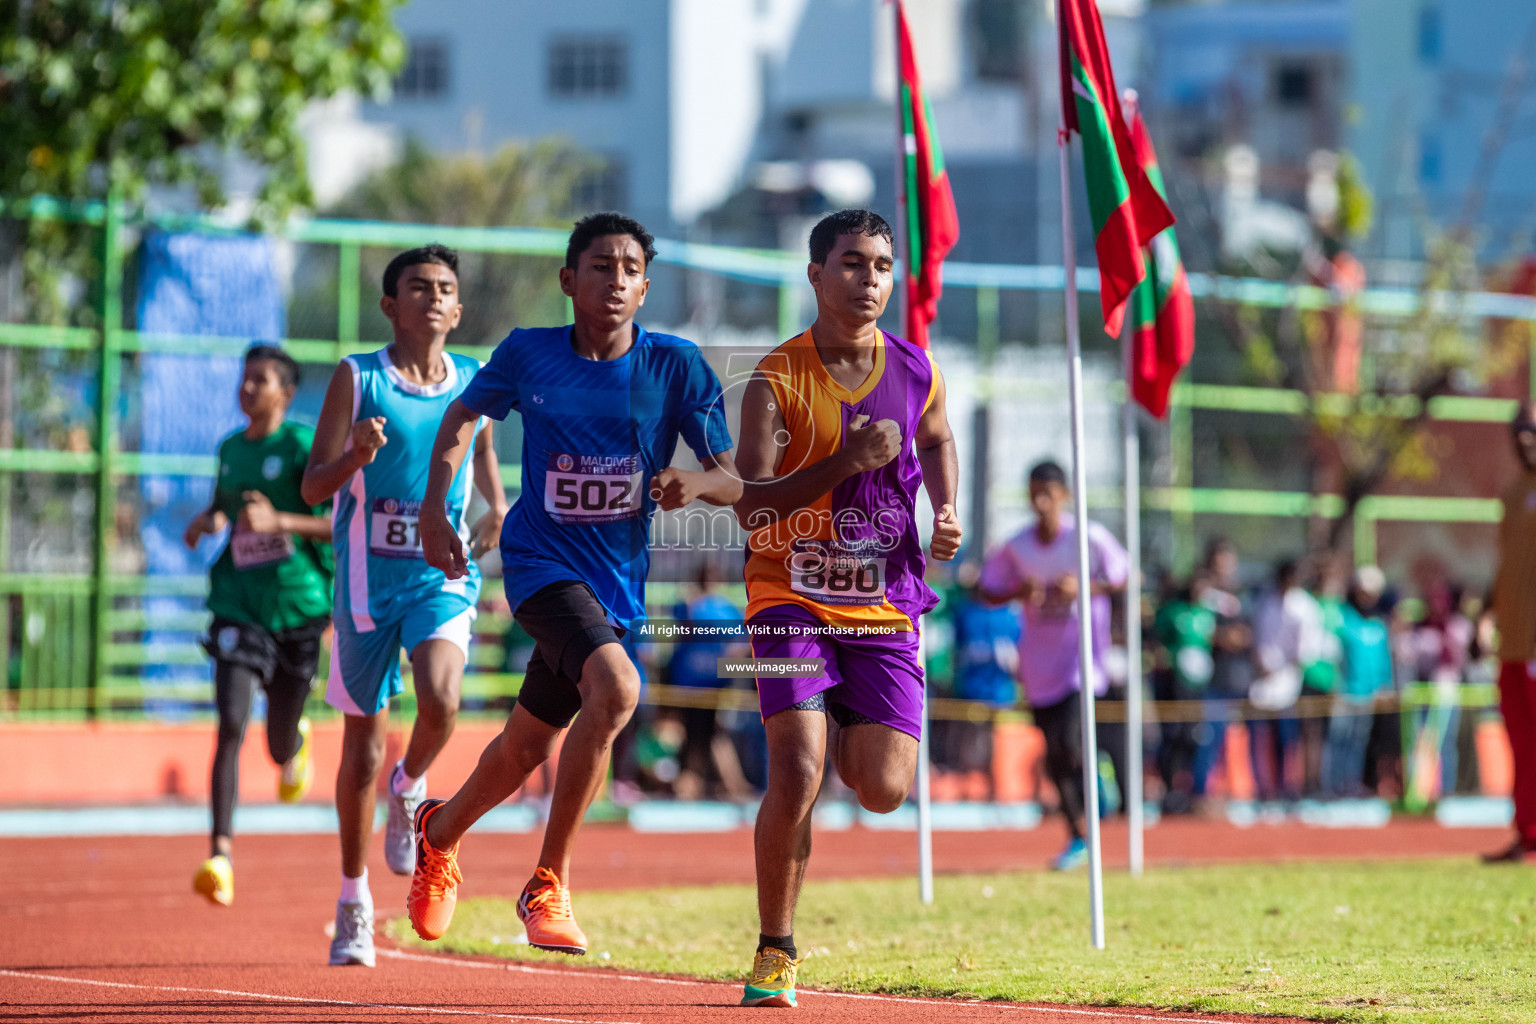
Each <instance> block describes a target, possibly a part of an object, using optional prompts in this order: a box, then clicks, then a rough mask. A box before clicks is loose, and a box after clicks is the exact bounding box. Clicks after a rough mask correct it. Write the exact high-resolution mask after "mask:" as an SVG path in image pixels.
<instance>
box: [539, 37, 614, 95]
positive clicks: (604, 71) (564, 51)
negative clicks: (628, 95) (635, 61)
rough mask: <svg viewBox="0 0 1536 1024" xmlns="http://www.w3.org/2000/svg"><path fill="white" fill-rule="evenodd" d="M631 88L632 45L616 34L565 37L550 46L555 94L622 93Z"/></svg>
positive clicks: (550, 90) (550, 64)
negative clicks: (608, 35) (630, 64)
mask: <svg viewBox="0 0 1536 1024" xmlns="http://www.w3.org/2000/svg"><path fill="white" fill-rule="evenodd" d="M628 88H629V46H628V44H627V43H626V42H625V41H624V40H622V39H614V38H612V37H587V36H583V37H562V38H558V39H555V40H553V41H551V43H550V46H549V92H550V95H552V96H567V97H593V96H619V95H622V94H623V93H624V92H625V91H626V90H628Z"/></svg>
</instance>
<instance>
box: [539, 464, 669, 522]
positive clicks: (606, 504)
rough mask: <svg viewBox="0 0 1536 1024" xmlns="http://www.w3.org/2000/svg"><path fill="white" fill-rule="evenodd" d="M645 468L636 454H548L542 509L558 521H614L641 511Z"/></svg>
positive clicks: (629, 517)
mask: <svg viewBox="0 0 1536 1024" xmlns="http://www.w3.org/2000/svg"><path fill="white" fill-rule="evenodd" d="M644 486H645V471H644V470H642V469H641V468H640V456H638V455H571V454H569V453H566V452H560V453H555V454H551V455H550V457H549V468H548V469H547V470H545V472H544V511H545V512H547V513H549V517H550V518H551V519H553V520H554V521H555V522H557V523H568V524H569V523H583V524H587V525H596V524H598V523H616V522H618V521H620V520H622V519H634V518H635V517H637V516H638V515H640V510H641V508H642V506H643V501H644V497H645V493H644V491H643V490H642V488H643V487H644Z"/></svg>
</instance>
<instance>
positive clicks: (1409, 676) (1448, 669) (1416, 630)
mask: <svg viewBox="0 0 1536 1024" xmlns="http://www.w3.org/2000/svg"><path fill="white" fill-rule="evenodd" d="M1472 632H1473V626H1472V621H1471V620H1470V619H1468V618H1467V617H1466V616H1465V615H1463V614H1462V613H1461V588H1459V587H1455V586H1452V585H1451V584H1450V583H1447V582H1446V581H1444V580H1436V581H1435V582H1433V583H1431V584H1430V585H1429V586H1428V587H1427V588H1425V593H1424V617H1423V618H1422V619H1420V620H1419V621H1418V622H1417V623H1414V624H1413V625H1412V626H1410V627H1409V628H1408V629H1406V630H1405V631H1404V632H1403V635H1402V638H1401V645H1402V649H1403V657H1402V658H1401V659H1400V662H1401V664H1402V674H1403V676H1404V679H1405V681H1406V682H1409V683H1427V684H1429V685H1430V686H1432V687H1433V689H1434V693H1433V694H1432V696H1431V698H1430V703H1429V704H1428V705H1427V706H1425V707H1421V708H1419V709H1418V710H1417V711H1416V712H1415V714H1414V719H1415V722H1414V725H1415V729H1416V736H1415V740H1414V754H1413V777H1412V778H1410V779H1409V780H1407V786H1408V787H1409V788H1411V789H1412V791H1413V794H1414V796H1415V797H1416V798H1418V800H1420V801H1423V802H1428V801H1431V800H1435V799H1437V798H1439V797H1441V796H1449V795H1450V794H1452V793H1454V792H1456V769H1457V765H1458V762H1459V758H1458V754H1457V749H1456V742H1457V738H1458V736H1459V732H1460V725H1461V684H1462V681H1463V679H1464V678H1465V677H1466V669H1467V655H1468V651H1469V650H1470V649H1471V646H1472Z"/></svg>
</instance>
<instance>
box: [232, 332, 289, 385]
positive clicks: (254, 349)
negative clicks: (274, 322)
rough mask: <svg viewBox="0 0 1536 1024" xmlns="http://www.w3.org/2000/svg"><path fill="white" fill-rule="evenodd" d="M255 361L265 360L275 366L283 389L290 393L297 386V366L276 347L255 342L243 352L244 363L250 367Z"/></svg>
mask: <svg viewBox="0 0 1536 1024" xmlns="http://www.w3.org/2000/svg"><path fill="white" fill-rule="evenodd" d="M257 360H267V361H268V362H273V363H276V364H277V376H278V377H279V378H280V379H281V380H282V382H283V387H285V388H288V389H289V390H290V391H292V390H295V389H297V388H298V386H299V364H298V363H297V362H296V361H295V360H294V358H293V356H291V355H289V354H288V353H287V352H285V351H283V350H282V349H281V348H279V347H277V346H276V345H268V344H267V343H265V342H257V343H256V344H254V345H252V346H251V347H250V348H248V349H246V350H245V363H246V365H250V364H251V363H254V362H256V361H257Z"/></svg>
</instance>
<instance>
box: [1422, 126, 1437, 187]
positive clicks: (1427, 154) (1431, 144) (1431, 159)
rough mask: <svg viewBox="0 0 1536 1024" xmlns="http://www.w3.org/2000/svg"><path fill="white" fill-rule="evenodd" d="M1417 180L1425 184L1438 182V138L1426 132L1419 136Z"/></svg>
mask: <svg viewBox="0 0 1536 1024" xmlns="http://www.w3.org/2000/svg"><path fill="white" fill-rule="evenodd" d="M1419 180H1420V181H1422V182H1423V183H1424V184H1426V185H1437V184H1439V183H1440V138H1439V136H1436V135H1431V134H1429V133H1428V132H1426V133H1425V134H1424V135H1422V136H1420V138H1419Z"/></svg>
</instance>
